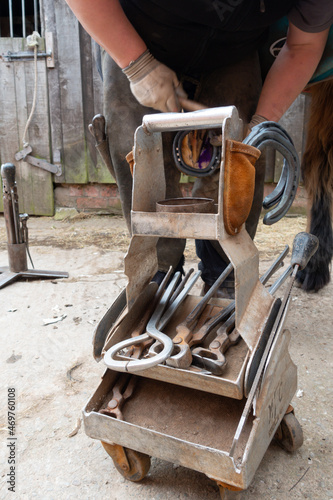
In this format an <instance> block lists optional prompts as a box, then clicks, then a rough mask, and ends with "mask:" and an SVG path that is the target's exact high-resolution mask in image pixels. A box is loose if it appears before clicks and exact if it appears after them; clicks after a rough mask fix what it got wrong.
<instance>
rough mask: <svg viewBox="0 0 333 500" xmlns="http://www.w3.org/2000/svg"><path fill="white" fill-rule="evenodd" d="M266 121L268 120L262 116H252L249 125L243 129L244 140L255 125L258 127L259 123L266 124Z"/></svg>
mask: <svg viewBox="0 0 333 500" xmlns="http://www.w3.org/2000/svg"><path fill="white" fill-rule="evenodd" d="M267 121H269V120H268V119H267V118H265V117H264V116H261V115H253V116H252V118H251V121H250V123H249V124H248V125H247V126H246V128H245V134H244V138H245V137H247V136H248V135H249V133H250V132H251V131H252V129H253V127H255V126H256V125H259V123H263V122H267Z"/></svg>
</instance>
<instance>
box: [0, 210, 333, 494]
mask: <svg viewBox="0 0 333 500" xmlns="http://www.w3.org/2000/svg"><path fill="white" fill-rule="evenodd" d="M28 227H29V232H30V246H31V255H32V258H33V261H34V264H35V267H36V269H47V270H51V271H67V272H68V273H69V278H68V279H60V280H34V281H32V280H30V281H25V280H21V281H17V282H16V283H14V284H11V285H9V286H8V287H6V288H4V289H2V290H0V338H1V380H0V384H1V400H0V408H1V410H0V435H1V440H2V443H3V446H2V447H1V464H2V467H1V491H0V498H1V499H5V498H6V499H7V498H15V499H20V500H21V499H29V500H30V499H42V500H51V499H53V500H58V499H66V500H67V499H76V498H80V499H82V500H83V499H96V498H101V499H108V500H127V499H136V500H164V499H166V498H171V499H179V500H185V499H192V500H203V499H204V500H217V499H218V498H219V493H218V488H217V486H216V484H215V483H214V482H213V481H211V480H210V479H209V478H208V477H206V476H205V475H203V474H201V473H198V472H195V471H193V470H190V469H185V468H183V467H180V466H178V465H175V464H172V463H169V462H165V461H163V460H160V459H157V458H152V465H151V469H150V472H149V474H148V475H147V477H146V478H145V479H144V480H143V481H142V482H141V483H131V482H128V481H126V480H125V479H124V478H123V477H122V476H121V475H120V474H119V473H118V472H117V471H116V469H115V468H114V466H113V463H112V460H111V459H110V458H109V457H108V455H107V454H106V453H105V451H104V450H103V448H102V446H101V444H100V442H98V441H95V440H93V439H91V438H90V437H88V436H86V434H85V432H84V430H83V426H81V427H79V423H80V419H81V411H82V409H83V407H84V406H85V404H86V402H87V401H88V399H89V398H90V396H91V395H92V393H93V392H94V391H95V389H96V387H97V385H98V384H99V381H100V377H101V375H102V374H103V372H104V366H103V362H101V363H99V364H98V363H96V362H95V360H94V359H93V356H92V345H91V339H92V334H93V331H94V328H95V327H96V325H97V323H98V321H99V320H100V319H101V318H102V316H103V314H104V312H105V311H106V310H107V308H108V307H109V306H110V305H111V303H112V302H113V300H114V299H115V298H116V296H117V295H118V294H119V292H120V291H121V290H122V288H123V287H124V286H125V284H126V276H125V275H124V273H123V257H124V253H125V251H126V249H127V245H128V242H129V240H128V236H127V232H126V227H125V224H124V221H123V219H122V218H121V217H111V216H98V215H95V216H89V217H84V216H78V217H74V218H71V219H67V220H62V221H58V220H55V219H54V218H37V217H36V218H31V219H30V220H29V222H28ZM304 229H305V219H304V218H301V217H290V218H284V220H282V221H280V222H279V223H277V224H276V225H275V226H272V227H265V226H263V225H262V223H260V227H259V231H258V234H257V237H256V244H257V246H258V248H259V251H260V259H261V264H260V266H261V270H262V271H264V270H265V269H267V268H268V266H269V264H270V263H271V262H272V260H273V259H274V257H275V256H277V254H278V253H279V251H280V250H282V248H283V247H284V245H285V243H288V244H290V245H291V244H292V240H293V237H294V236H295V235H296V234H297V233H298V232H299V231H302V230H304ZM0 242H1V244H0V266H6V265H7V263H8V258H7V251H6V244H5V242H6V235H5V226H4V220H3V218H0ZM192 265H196V262H195V253H194V247H193V242H189V243H188V248H187V256H186V267H187V268H189V267H191V266H192ZM0 276H1V275H0ZM332 292H333V285H332V284H330V285H329V286H327V287H326V288H325V289H324V290H322V291H320V292H319V293H317V294H306V293H304V292H303V291H301V290H300V289H297V288H295V290H294V293H293V299H292V305H291V309H290V312H289V317H288V319H287V326H288V328H289V329H290V331H291V334H292V337H291V344H290V353H291V357H292V359H293V361H294V362H295V363H296V365H297V367H298V391H297V393H296V395H295V397H294V399H293V401H292V403H293V405H294V407H295V413H296V415H297V417H298V419H299V421H300V423H301V425H302V428H303V432H304V444H303V446H302V447H301V448H300V449H299V450H298V451H297V452H296V453H294V454H288V453H286V452H284V451H283V450H282V449H281V448H280V447H279V446H278V445H277V444H271V445H270V447H269V449H268V450H267V452H266V455H265V457H264V460H263V461H262V463H261V465H260V467H259V468H258V470H257V472H256V474H255V477H254V480H253V482H252V484H251V485H250V487H249V488H248V490H247V491H245V492H243V493H242V495H241V496H240V495H238V497H237V498H242V499H248V500H258V499H265V500H266V499H271V500H274V499H278V500H284V499H286V500H287V499H288V500H289V499H300V498H308V499H318V500H319V499H320V500H323V499H326V498H327V499H333V479H332V466H333V457H332V448H333V443H332V441H333V431H332V429H333V411H332V401H333V397H332V396H333V395H332V388H333V383H332V380H333V373H332V360H331V355H332V344H333V338H332V329H333V328H332V324H333V321H332V319H333V303H332ZM55 319H58V320H59V319H61V321H58V322H56V323H52V322H51V321H53V320H55ZM46 323H48V324H46ZM8 388H14V389H15V397H16V410H15V419H16V422H15V423H16V431H15V432H16V434H15V437H17V440H15V446H14V448H15V460H16V464H15V466H16V469H15V474H16V476H15V482H16V490H15V493H13V492H11V491H8V489H7V488H8V484H7V482H6V481H7V479H8V478H7V474H8V473H10V465H9V464H8V457H9V454H10V447H8V442H11V441H10V436H9V432H8V412H7V410H8V401H7V398H8ZM8 438H9V439H8Z"/></svg>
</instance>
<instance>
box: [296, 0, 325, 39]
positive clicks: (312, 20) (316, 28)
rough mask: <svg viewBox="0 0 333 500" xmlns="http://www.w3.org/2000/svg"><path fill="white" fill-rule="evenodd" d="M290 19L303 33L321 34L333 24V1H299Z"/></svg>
mask: <svg viewBox="0 0 333 500" xmlns="http://www.w3.org/2000/svg"><path fill="white" fill-rule="evenodd" d="M288 18H289V21H291V22H292V23H293V24H294V25H295V26H297V28H299V29H300V30H302V31H306V32H308V33H319V32H320V31H324V30H325V29H327V28H329V27H330V26H331V25H332V24H333V1H332V0H298V2H296V4H295V6H294V7H293V9H291V11H290V12H289V14H288Z"/></svg>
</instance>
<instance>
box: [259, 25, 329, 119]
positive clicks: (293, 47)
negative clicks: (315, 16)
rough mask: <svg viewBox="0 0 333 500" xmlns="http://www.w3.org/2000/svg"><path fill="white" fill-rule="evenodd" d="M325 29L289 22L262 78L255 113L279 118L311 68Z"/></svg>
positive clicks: (321, 46)
mask: <svg viewBox="0 0 333 500" xmlns="http://www.w3.org/2000/svg"><path fill="white" fill-rule="evenodd" d="M328 32H329V30H328V29H327V30H325V31H322V32H320V33H306V32H305V31H301V30H300V29H298V28H296V26H294V25H293V24H292V23H290V24H289V30H288V35H287V40H286V43H285V45H284V46H283V48H282V49H281V51H280V53H279V55H278V57H277V58H276V60H275V62H274V64H273V65H272V67H271V69H270V71H269V73H268V75H267V77H266V80H265V82H264V85H263V89H262V92H261V95H260V99H259V103H258V106H257V110H256V115H260V116H261V117H265V118H266V119H267V120H270V121H278V120H280V118H281V116H282V115H283V114H284V113H285V112H286V111H287V109H288V108H289V106H290V105H291V104H292V103H293V102H294V100H295V99H296V97H297V96H298V95H299V94H300V93H301V92H302V90H303V89H304V88H305V86H306V85H307V83H308V82H309V80H310V79H311V77H312V75H313V73H314V72H315V70H316V67H317V66H318V63H319V61H320V59H321V56H322V54H323V51H324V48H325V45H326V41H327V36H328Z"/></svg>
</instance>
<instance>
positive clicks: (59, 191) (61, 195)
mask: <svg viewBox="0 0 333 500" xmlns="http://www.w3.org/2000/svg"><path fill="white" fill-rule="evenodd" d="M54 201H55V204H56V206H58V207H67V208H73V207H76V198H75V197H71V196H70V193H69V189H68V188H67V187H63V186H59V187H56V188H55V190H54Z"/></svg>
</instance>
